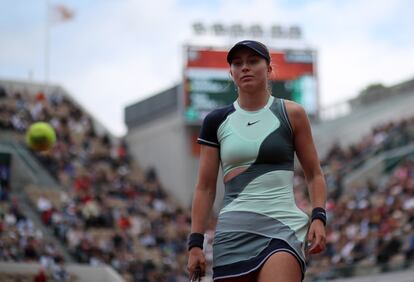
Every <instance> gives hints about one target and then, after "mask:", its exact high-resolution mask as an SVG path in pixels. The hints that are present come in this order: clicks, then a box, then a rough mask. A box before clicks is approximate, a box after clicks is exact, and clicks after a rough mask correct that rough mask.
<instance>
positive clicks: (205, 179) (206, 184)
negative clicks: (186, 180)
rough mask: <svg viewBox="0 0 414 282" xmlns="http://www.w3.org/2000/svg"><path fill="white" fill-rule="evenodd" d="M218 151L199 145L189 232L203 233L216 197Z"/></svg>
mask: <svg viewBox="0 0 414 282" xmlns="http://www.w3.org/2000/svg"><path fill="white" fill-rule="evenodd" d="M218 169H219V150H218V149H217V148H214V147H209V146H205V145H201V153H200V167H199V173H198V181H197V184H196V189H195V193H194V198H193V204H192V209H191V232H197V233H204V232H205V231H206V227H207V220H208V217H209V215H210V212H211V208H212V206H213V204H214V199H215V197H216V183H217V173H218Z"/></svg>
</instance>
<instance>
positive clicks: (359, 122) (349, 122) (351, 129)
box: [312, 92, 414, 156]
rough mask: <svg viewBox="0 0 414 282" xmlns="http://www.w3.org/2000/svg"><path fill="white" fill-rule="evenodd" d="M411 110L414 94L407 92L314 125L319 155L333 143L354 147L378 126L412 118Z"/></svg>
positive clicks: (322, 154) (413, 112)
mask: <svg viewBox="0 0 414 282" xmlns="http://www.w3.org/2000/svg"><path fill="white" fill-rule="evenodd" d="M413 107H414V92H410V93H406V94H404V95H398V96H393V97H391V98H390V99H385V100H381V101H379V102H378V103H375V104H371V105H368V106H365V107H359V108H356V109H353V111H352V113H351V114H349V115H346V116H343V117H341V118H338V119H335V120H330V121H325V122H321V123H315V124H313V125H312V132H313V136H314V139H315V143H316V146H317V149H318V152H319V155H320V156H324V155H325V154H326V153H327V151H328V150H329V149H330V147H331V145H332V144H333V143H334V142H336V141H337V142H339V143H340V144H341V145H349V144H353V143H356V142H358V141H359V140H361V138H362V136H365V135H368V134H369V133H370V132H371V129H372V128H373V127H375V126H377V125H381V124H384V123H386V122H389V121H398V120H401V119H402V118H405V117H410V116H413V115H414V111H413Z"/></svg>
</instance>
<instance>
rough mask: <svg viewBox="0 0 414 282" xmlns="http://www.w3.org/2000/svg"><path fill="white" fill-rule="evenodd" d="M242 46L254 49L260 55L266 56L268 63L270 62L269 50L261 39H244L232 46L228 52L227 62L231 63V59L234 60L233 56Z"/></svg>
mask: <svg viewBox="0 0 414 282" xmlns="http://www.w3.org/2000/svg"><path fill="white" fill-rule="evenodd" d="M242 47H247V48H249V49H250V50H253V51H254V52H256V53H257V54H258V55H259V56H261V57H263V58H265V59H266V61H267V62H268V63H270V54H269V50H268V49H267V47H266V46H265V45H264V44H263V43H260V42H259V41H255V40H243V41H240V42H237V43H236V44H235V45H234V46H233V47H231V49H230V50H229V52H228V53H227V62H228V63H229V64H231V61H232V60H233V56H234V53H235V52H236V50H238V49H240V48H242Z"/></svg>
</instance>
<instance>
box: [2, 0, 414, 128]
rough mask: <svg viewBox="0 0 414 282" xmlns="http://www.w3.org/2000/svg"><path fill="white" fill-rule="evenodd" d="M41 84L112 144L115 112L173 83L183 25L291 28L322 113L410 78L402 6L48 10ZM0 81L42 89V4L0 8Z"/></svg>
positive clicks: (194, 0)
mask: <svg viewBox="0 0 414 282" xmlns="http://www.w3.org/2000/svg"><path fill="white" fill-rule="evenodd" d="M49 2H50V4H51V5H55V4H63V5H65V6H66V7H68V8H70V9H71V10H73V11H74V17H73V18H72V19H71V20H70V21H66V22H61V23H57V22H55V23H54V24H52V25H51V26H50V29H49V42H50V44H49V78H48V81H50V83H52V84H58V85H60V86H62V87H63V88H65V89H66V90H67V91H68V92H69V93H70V94H71V95H72V96H73V98H74V99H75V100H76V101H78V102H79V103H80V104H81V105H82V106H83V107H84V108H85V109H86V110H87V111H88V112H90V113H91V114H92V115H93V116H94V117H95V118H96V119H98V120H99V121H100V122H101V123H103V124H104V125H105V126H106V127H107V128H108V129H109V130H110V131H111V132H112V133H113V134H115V135H118V136H120V135H123V134H125V133H126V126H125V124H124V122H123V113H124V108H125V107H126V106H127V105H131V104H133V103H135V102H138V101H140V100H142V99H145V98H147V97H149V96H152V95H154V94H156V93H157V92H159V91H162V90H165V89H167V88H169V87H171V86H173V85H175V84H176V83H178V82H180V80H181V76H182V65H183V47H182V46H183V44H184V43H185V42H187V41H188V40H189V39H191V38H192V36H193V32H192V24H193V23H195V22H202V23H204V24H206V25H212V24H214V23H223V24H224V25H231V24H234V23H241V24H242V25H245V26H249V25H253V24H260V25H262V26H264V27H270V26H271V25H274V24H280V25H283V26H290V25H298V26H300V27H301V28H302V31H303V36H304V39H305V40H306V41H307V42H309V43H310V44H311V45H312V46H314V48H315V49H317V51H318V70H319V91H320V98H321V105H322V107H331V106H332V105H334V104H338V103H342V102H343V101H345V100H347V99H349V98H352V97H355V96H356V95H358V93H359V91H361V90H362V89H364V88H365V87H366V86H368V85H369V84H373V83H382V84H384V85H393V84H396V83H399V82H402V81H404V80H407V79H411V78H413V77H414V31H413V30H414V29H413V28H414V17H412V11H413V10H414V1H411V0H392V1H390V0H376V1H363V0H348V1H340V0H330V1H328V0H314V1H305V0H298V1H293V0H250V1H247V0H221V1H220V0H208V1H207V0H206V1H199V0H151V1H144V0H100V1H98V0H95V1H93V0H89V1H84V0H72V1H69V0H59V1H58V0H49ZM0 7H1V9H0V79H13V80H23V81H33V82H40V83H42V82H44V81H45V70H44V69H45V68H44V65H45V63H44V62H45V45H46V44H45V38H46V36H45V33H46V32H45V30H46V28H45V26H46V24H45V22H46V10H47V9H46V0H32V1H27V0H0Z"/></svg>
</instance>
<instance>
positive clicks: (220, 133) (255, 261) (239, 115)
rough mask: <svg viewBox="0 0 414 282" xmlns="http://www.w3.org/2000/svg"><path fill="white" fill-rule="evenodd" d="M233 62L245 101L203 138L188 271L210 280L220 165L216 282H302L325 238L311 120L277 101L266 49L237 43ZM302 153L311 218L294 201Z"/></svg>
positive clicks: (218, 113) (211, 124) (208, 122)
mask: <svg viewBox="0 0 414 282" xmlns="http://www.w3.org/2000/svg"><path fill="white" fill-rule="evenodd" d="M227 62H228V63H229V66H230V74H231V77H232V79H233V81H234V83H235V85H236V86H237V89H238V98H237V100H236V101H235V102H234V103H233V104H231V105H229V106H227V107H224V108H220V109H217V110H214V111H212V112H211V113H209V114H208V115H207V116H206V118H205V119H204V122H203V125H202V128H201V132H200V136H199V138H198V143H200V144H201V154H200V167H199V175H198V181H197V185H196V189H195V194H194V199H193V204H192V223H191V232H192V233H191V234H190V236H189V241H188V248H189V258H188V270H189V272H190V275H192V274H193V273H194V272H195V271H200V272H201V275H203V274H204V273H205V268H206V261H205V257H204V254H203V251H202V248H203V241H204V235H203V234H204V232H205V230H206V224H207V219H208V217H209V214H210V212H211V209H212V206H213V203H214V199H215V195H216V180H217V175H218V169H219V166H220V163H221V166H222V170H223V175H224V179H223V181H224V183H225V195H224V199H223V204H222V208H221V210H220V213H219V215H218V222H217V226H216V231H215V238H214V243H213V279H214V281H220V282H244V281H246V282H247V281H249V282H250V281H257V282H270V281H272V282H278V281H283V282H290V281H291V282H297V281H301V280H303V278H304V274H305V270H306V254H305V253H306V252H308V253H309V254H316V253H319V252H322V251H323V250H324V249H325V238H326V234H325V225H326V213H325V202H326V187H325V180H324V176H323V173H322V170H321V167H320V164H319V159H318V155H317V152H316V149H315V146H314V142H313V139H312V134H311V128H310V123H309V120H308V118H307V115H306V113H305V111H304V109H303V108H302V107H301V106H300V105H298V104H297V103H294V102H292V101H287V100H283V99H279V98H276V97H274V96H272V95H271V93H270V91H269V87H268V85H269V78H270V75H271V73H272V64H271V57H270V54H269V51H268V49H267V47H266V46H265V45H263V44H262V43H260V42H257V41H252V40H244V41H241V42H238V43H237V44H235V45H234V46H233V47H232V48H231V49H230V50H229V52H228V54H227ZM295 152H296V154H297V157H298V159H299V161H300V164H301V166H302V168H303V170H304V174H305V177H306V182H307V185H308V189H309V195H310V201H311V204H312V208H313V210H312V215H311V218H309V216H308V215H307V214H305V213H304V212H302V211H301V210H300V209H299V208H298V207H297V206H296V203H295V200H294V196H293V170H294V153H295ZM308 242H309V246H308ZM305 249H306V251H305Z"/></svg>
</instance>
